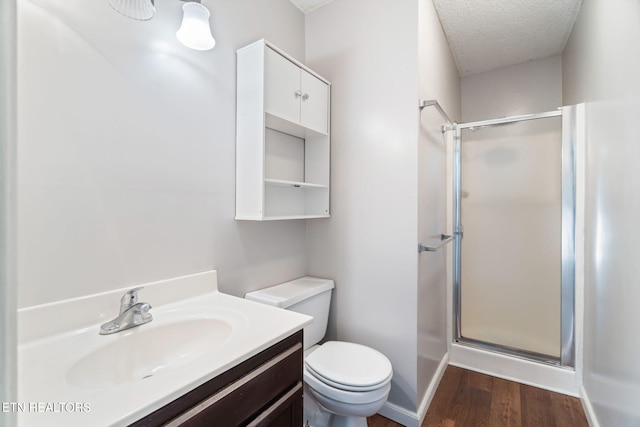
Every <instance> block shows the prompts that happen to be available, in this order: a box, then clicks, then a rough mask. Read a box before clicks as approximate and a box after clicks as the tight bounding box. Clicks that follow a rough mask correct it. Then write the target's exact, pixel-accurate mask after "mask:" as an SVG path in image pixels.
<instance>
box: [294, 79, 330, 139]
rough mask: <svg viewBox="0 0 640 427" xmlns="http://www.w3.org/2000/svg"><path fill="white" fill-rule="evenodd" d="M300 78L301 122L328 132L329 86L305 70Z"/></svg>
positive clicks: (311, 127)
mask: <svg viewBox="0 0 640 427" xmlns="http://www.w3.org/2000/svg"><path fill="white" fill-rule="evenodd" d="M300 80H301V85H300V87H301V91H302V103H301V107H300V108H301V110H300V123H301V124H302V125H303V126H305V127H308V128H310V129H313V130H315V131H318V132H322V133H327V125H328V120H327V119H328V111H329V86H328V85H327V84H326V83H325V82H323V81H322V80H320V79H318V78H317V77H315V76H313V75H311V74H309V73H308V72H306V71H305V70H300Z"/></svg>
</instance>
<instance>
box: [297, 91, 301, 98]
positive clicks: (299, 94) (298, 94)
mask: <svg viewBox="0 0 640 427" xmlns="http://www.w3.org/2000/svg"><path fill="white" fill-rule="evenodd" d="M301 96H302V91H301V90H297V91H296V98H300V97H301Z"/></svg>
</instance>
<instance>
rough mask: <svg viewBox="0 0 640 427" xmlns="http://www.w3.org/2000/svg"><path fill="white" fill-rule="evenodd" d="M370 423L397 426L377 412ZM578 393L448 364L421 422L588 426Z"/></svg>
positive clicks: (477, 426) (476, 426) (478, 426)
mask: <svg viewBox="0 0 640 427" xmlns="http://www.w3.org/2000/svg"><path fill="white" fill-rule="evenodd" d="M367 421H368V424H369V427H397V426H401V425H400V424H398V423H395V422H393V421H391V420H388V419H387V418H384V417H382V416H380V415H374V416H373V417H369V418H368V420H367ZM588 426H589V424H588V423H587V419H586V418H585V416H584V411H583V410H582V405H581V404H580V399H577V398H575V397H569V396H565V395H563V394H559V393H554V392H551V391H547V390H542V389H539V388H536V387H531V386H527V385H524V384H519V383H515V382H512V381H507V380H503V379H500V378H495V377H491V376H489V375H484V374H480V373H477V372H473V371H468V370H466V369H461V368H456V367H454V366H449V367H447V370H446V372H445V374H444V377H443V378H442V381H441V382H440V385H439V386H438V390H437V391H436V394H435V396H434V398H433V401H432V402H431V406H430V407H429V411H427V416H426V417H425V420H424V422H423V423H422V427H588Z"/></svg>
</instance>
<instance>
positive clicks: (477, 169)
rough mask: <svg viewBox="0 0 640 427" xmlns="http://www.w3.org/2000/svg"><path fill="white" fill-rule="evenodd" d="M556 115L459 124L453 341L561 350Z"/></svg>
mask: <svg viewBox="0 0 640 427" xmlns="http://www.w3.org/2000/svg"><path fill="white" fill-rule="evenodd" d="M551 114H552V113H550V114H549V115H551ZM558 114H559V113H556V114H553V116H552V117H548V116H545V117H543V118H537V119H535V120H527V121H513V122H506V123H491V122H492V121H487V123H489V124H483V122H476V123H475V124H473V125H472V126H465V125H460V126H459V132H460V133H459V140H458V148H457V150H458V153H457V155H458V156H459V157H458V159H457V162H458V169H459V178H458V179H459V185H458V189H457V191H458V193H459V194H458V195H457V200H458V217H459V225H460V230H459V231H462V230H464V232H463V233H462V234H461V235H460V236H459V238H458V239H457V249H456V251H457V256H456V258H457V267H456V268H457V282H458V283H457V289H458V315H459V317H458V320H457V323H458V325H457V327H458V331H457V332H458V338H459V340H461V341H467V342H470V343H476V344H481V345H485V346H489V347H495V348H497V349H500V350H504V351H507V352H514V353H517V354H522V355H525V356H530V357H533V358H534V359H540V360H544V361H549V362H554V361H559V360H560V357H561V353H562V336H561V331H562V322H563V318H562V293H563V284H562V278H563V266H562V262H563V228H562V227H563V142H562V117H561V116H559V115H558ZM493 122H496V121H493ZM497 122H499V120H497ZM462 226H463V227H462ZM462 236H463V237H462Z"/></svg>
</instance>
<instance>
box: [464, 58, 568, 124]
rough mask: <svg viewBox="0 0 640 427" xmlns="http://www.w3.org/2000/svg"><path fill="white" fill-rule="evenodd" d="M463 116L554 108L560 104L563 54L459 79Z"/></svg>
mask: <svg viewBox="0 0 640 427" xmlns="http://www.w3.org/2000/svg"><path fill="white" fill-rule="evenodd" d="M461 85H462V120H463V121H464V122H472V121H476V120H485V119H496V118H498V117H505V116H515V115H519V114H531V113H541V112H543V111H551V110H555V109H557V108H558V107H561V106H562V105H563V104H562V56H561V55H554V56H551V57H548V58H543V59H537V60H534V61H529V62H526V63H524V64H519V65H514V66H511V67H505V68H500V69H497V70H494V71H487V72H485V73H480V74H475V75H473V76H468V77H464V78H462V79H461Z"/></svg>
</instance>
